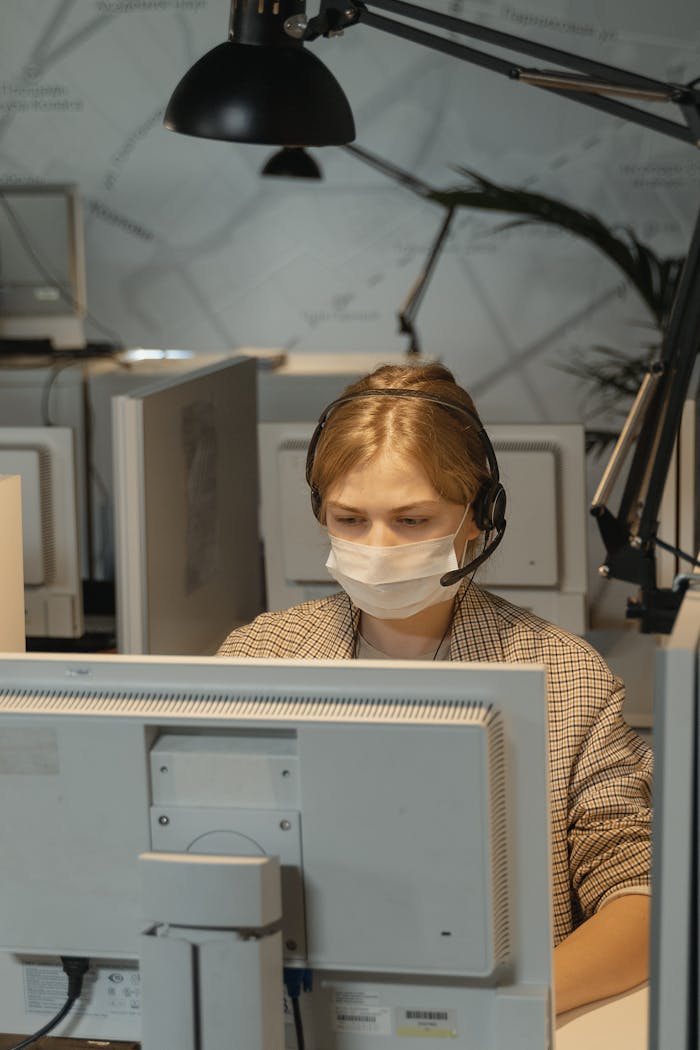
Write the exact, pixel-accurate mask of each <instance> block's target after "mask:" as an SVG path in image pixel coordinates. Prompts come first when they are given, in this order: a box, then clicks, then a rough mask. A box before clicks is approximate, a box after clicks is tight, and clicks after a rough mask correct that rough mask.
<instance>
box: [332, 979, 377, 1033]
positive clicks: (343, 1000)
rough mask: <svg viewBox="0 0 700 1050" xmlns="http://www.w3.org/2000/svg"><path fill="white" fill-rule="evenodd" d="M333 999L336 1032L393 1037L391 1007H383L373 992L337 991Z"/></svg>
mask: <svg viewBox="0 0 700 1050" xmlns="http://www.w3.org/2000/svg"><path fill="white" fill-rule="evenodd" d="M333 998H334V1004H333V1013H334V1017H333V1022H334V1028H335V1031H336V1032H366V1033H371V1034H372V1035H391V1007H389V1006H382V1005H381V1002H380V999H379V996H378V995H375V994H373V993H372V992H361V991H341V990H339V989H336V990H335V992H334V995H333Z"/></svg>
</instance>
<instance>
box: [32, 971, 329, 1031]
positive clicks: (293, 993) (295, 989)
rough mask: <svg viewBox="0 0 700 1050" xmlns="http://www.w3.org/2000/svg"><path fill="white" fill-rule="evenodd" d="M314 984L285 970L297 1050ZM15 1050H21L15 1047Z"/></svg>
mask: <svg viewBox="0 0 700 1050" xmlns="http://www.w3.org/2000/svg"><path fill="white" fill-rule="evenodd" d="M311 983H312V972H311V970H306V969H300V970H298V969H296V967H293V966H285V968H284V987H285V989H286V991H287V995H288V996H289V998H290V1000H291V1003H292V1017H293V1018H294V1031H295V1033H296V1038H297V1050H305V1048H306V1042H305V1039H304V1024H303V1021H302V1017H301V1007H300V1005H299V996H300V994H301V992H302V991H304V992H310V991H311ZM13 1050H19V1048H18V1047H14V1048H13Z"/></svg>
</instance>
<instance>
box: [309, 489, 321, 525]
mask: <svg viewBox="0 0 700 1050" xmlns="http://www.w3.org/2000/svg"><path fill="white" fill-rule="evenodd" d="M311 509H312V511H313V512H314V517H315V518H316V520H317V521H320V520H321V493H320V492H319V491H318V489H317V488H316V486H315V485H312V486H311Z"/></svg>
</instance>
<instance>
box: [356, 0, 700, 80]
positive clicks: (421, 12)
mask: <svg viewBox="0 0 700 1050" xmlns="http://www.w3.org/2000/svg"><path fill="white" fill-rule="evenodd" d="M370 3H371V6H372V7H376V8H377V9H378V10H380V11H387V12H389V13H390V14H394V15H398V16H399V17H401V18H411V19H413V21H414V22H422V23H423V24H424V25H429V26H434V27H436V28H438V29H444V30H446V31H447V32H449V33H458V34H459V35H460V36H469V37H472V38H473V39H474V40H481V41H482V42H483V43H486V44H494V45H495V46H497V47H502V48H504V49H506V50H509V51H515V52H516V53H517V54H521V55H528V56H529V57H531V58H537V59H543V60H544V61H545V62H554V63H556V64H557V65H560V66H564V67H565V68H566V69H575V70H577V71H578V72H579V73H585V74H586V75H588V76H594V77H597V78H599V79H600V80H608V81H609V82H610V84H611V85H613V84H617V85H619V86H620V87H638V88H640V89H642V88H644V89H647V90H649V91H660V92H666V93H668V92H669V90H671V91H672V92H676V93H677V94H678V100H680V97H681V96H683V95H686V94H692V90H691V89H689V88H686V87H685V86H683V85H675V84H667V83H666V82H665V81H663V80H654V79H653V78H652V77H645V76H642V75H640V74H638V73H630V72H629V71H628V70H625V69H618V68H617V67H616V66H610V65H607V63H605V62H596V61H595V59H591V58H586V57H584V56H582V55H574V54H572V53H571V52H569V51H562V50H561V49H560V48H556V47H549V46H548V45H547V44H540V43H538V42H537V41H535V40H528V39H527V38H523V37H518V36H514V35H513V34H511V33H504V32H502V31H501V30H498V29H490V28H489V27H488V26H483V25H478V24H477V23H475V22H469V21H467V20H466V19H462V18H455V17H454V15H444V14H441V13H440V12H439V11H429V10H427V9H426V8H422V7H418V6H417V5H416V4H409V3H406V2H405V0H370ZM357 6H358V7H359V8H360V9H361V11H362V14H361V15H360V19H361V21H366V8H364V5H363V4H361V3H359V2H358V3H357ZM511 65H512V63H511ZM611 90H612V86H611Z"/></svg>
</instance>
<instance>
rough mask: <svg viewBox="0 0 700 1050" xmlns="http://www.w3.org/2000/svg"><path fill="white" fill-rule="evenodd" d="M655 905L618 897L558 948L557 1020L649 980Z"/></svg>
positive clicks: (643, 899)
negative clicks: (651, 909)
mask: <svg viewBox="0 0 700 1050" xmlns="http://www.w3.org/2000/svg"><path fill="white" fill-rule="evenodd" d="M650 902H651V898H650V897H649V896H648V895H646V894H641V893H629V894H625V895H624V896H622V897H616V898H615V899H614V900H611V901H610V903H609V904H606V905H604V906H603V907H602V908H601V909H600V910H599V911H597V912H596V913H595V915H592V916H591V918H590V919H587V920H586V922H584V923H582V924H581V926H579V927H578V928H577V929H575V930H574V932H573V933H571V934H569V936H568V937H566V938H565V939H564V940H563V941H562V942H561V943H560V944H559V945H557V947H556V948H555V949H554V991H555V1005H556V1012H557V1013H558V1014H560V1013H563V1012H564V1011H565V1010H572V1009H573V1008H574V1007H575V1006H583V1005H584V1004H585V1003H591V1002H595V1001H596V1000H597V999H605V998H607V997H608V996H610V995H617V994H619V993H620V992H624V991H627V989H629V988H634V986H635V985H637V984H640V983H641V982H642V981H645V980H646V979H647V977H648V973H649V912H650Z"/></svg>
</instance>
